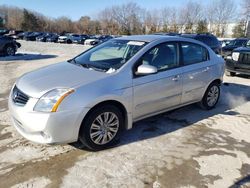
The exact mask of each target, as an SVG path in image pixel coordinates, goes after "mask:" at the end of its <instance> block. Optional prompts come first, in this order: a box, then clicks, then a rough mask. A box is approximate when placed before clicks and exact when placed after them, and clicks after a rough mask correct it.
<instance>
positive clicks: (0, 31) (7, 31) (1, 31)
mask: <svg viewBox="0 0 250 188" xmlns="http://www.w3.org/2000/svg"><path fill="white" fill-rule="evenodd" d="M8 33H9V30H8V29H0V36H2V35H5V34H8Z"/></svg>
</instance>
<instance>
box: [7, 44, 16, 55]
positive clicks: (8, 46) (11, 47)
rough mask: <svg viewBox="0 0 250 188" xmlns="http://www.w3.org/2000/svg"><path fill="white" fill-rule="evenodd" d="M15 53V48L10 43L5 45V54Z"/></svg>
mask: <svg viewBox="0 0 250 188" xmlns="http://www.w3.org/2000/svg"><path fill="white" fill-rule="evenodd" d="M15 53H16V48H15V47H14V46H12V45H7V46H6V47H5V55H7V56H13V55H15Z"/></svg>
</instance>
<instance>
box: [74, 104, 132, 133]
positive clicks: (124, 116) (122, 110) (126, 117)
mask: <svg viewBox="0 0 250 188" xmlns="http://www.w3.org/2000/svg"><path fill="white" fill-rule="evenodd" d="M105 105H113V106H115V107H117V108H119V109H120V110H121V112H122V115H123V118H124V122H125V123H124V127H123V129H128V124H129V123H128V121H129V117H128V111H127V109H126V107H125V105H124V104H122V103H121V102H120V101H117V100H105V101H102V102H99V103H97V104H95V105H94V106H93V107H92V108H90V109H89V111H88V112H87V113H86V115H85V116H84V117H83V120H82V122H81V126H80V129H79V131H80V130H81V127H82V125H83V124H84V121H85V120H86V118H87V117H88V116H89V114H90V113H91V112H92V111H93V110H95V109H96V108H99V107H101V106H105Z"/></svg>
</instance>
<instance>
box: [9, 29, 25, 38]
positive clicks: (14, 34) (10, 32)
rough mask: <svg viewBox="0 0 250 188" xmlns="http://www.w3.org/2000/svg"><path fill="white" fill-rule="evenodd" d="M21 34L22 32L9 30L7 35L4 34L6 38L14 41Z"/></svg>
mask: <svg viewBox="0 0 250 188" xmlns="http://www.w3.org/2000/svg"><path fill="white" fill-rule="evenodd" d="M20 33H23V31H22V30H10V31H9V33H8V34H6V36H10V37H12V38H14V39H18V34H20Z"/></svg>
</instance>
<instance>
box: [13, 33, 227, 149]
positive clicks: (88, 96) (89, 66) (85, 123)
mask: <svg viewBox="0 0 250 188" xmlns="http://www.w3.org/2000/svg"><path fill="white" fill-rule="evenodd" d="M223 74H224V59H223V58H221V57H219V56H217V55H216V54H215V53H214V51H213V50H212V49H211V48H209V47H208V46H207V45H205V44H204V43H201V42H199V41H197V40H193V39H189V38H184V37H172V36H171V37H166V36H159V35H142V36H128V37H121V38H116V39H111V40H109V41H107V42H104V43H102V44H100V45H97V46H96V47H93V48H91V49H89V50H87V51H85V52H83V53H82V54H80V55H78V56H77V57H75V58H73V59H71V60H69V61H68V62H62V63H58V64H53V65H50V66H47V67H44V68H40V69H38V70H36V71H33V72H30V73H27V74H25V75H24V76H22V77H21V78H19V79H18V80H17V81H16V82H15V85H14V86H13V87H12V90H11V92H10V97H9V102H8V104H9V110H10V113H11V116H10V117H11V118H12V122H13V125H14V126H15V128H16V129H17V131H18V132H19V133H20V134H21V135H22V136H24V137H25V138H27V139H29V140H32V141H34V142H38V143H44V144H45V143H49V144H53V143H71V142H75V141H77V140H80V141H81V142H82V143H83V144H84V145H85V146H86V147H88V148H90V149H92V150H100V149H104V148H107V147H110V146H112V145H113V144H115V143H116V141H117V139H118V138H119V136H120V135H121V133H122V131H123V130H126V129H130V128H132V126H133V122H136V121H139V120H141V119H144V118H147V117H150V116H153V115H156V114H159V113H163V112H165V111H169V110H173V109H176V108H180V107H182V106H185V105H188V104H192V103H197V102H198V103H199V104H200V105H201V106H202V108H204V109H206V110H210V109H212V108H214V107H215V106H216V104H217V102H218V100H219V97H220V84H221V82H222V78H223ZM67 75H70V76H67ZM38 119H39V121H38ZM34 125H35V126H34Z"/></svg>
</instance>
